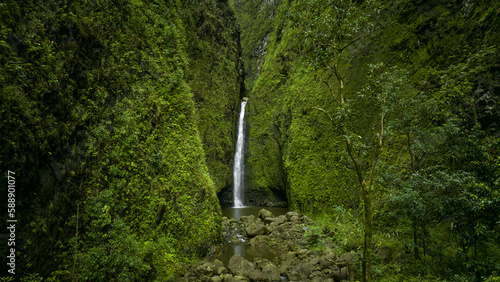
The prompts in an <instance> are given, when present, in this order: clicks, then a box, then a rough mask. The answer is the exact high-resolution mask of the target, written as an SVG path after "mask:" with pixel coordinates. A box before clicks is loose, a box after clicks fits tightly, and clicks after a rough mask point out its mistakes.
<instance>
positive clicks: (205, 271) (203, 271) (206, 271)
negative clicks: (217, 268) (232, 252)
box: [196, 262, 214, 276]
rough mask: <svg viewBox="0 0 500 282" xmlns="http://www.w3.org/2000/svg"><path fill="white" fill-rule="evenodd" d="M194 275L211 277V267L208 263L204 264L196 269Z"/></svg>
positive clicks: (212, 271) (212, 270)
mask: <svg viewBox="0 0 500 282" xmlns="http://www.w3.org/2000/svg"><path fill="white" fill-rule="evenodd" d="M196 273H197V274H199V275H206V276H212V274H213V273H214V268H213V265H212V264H211V263H210V262H205V263H203V264H202V265H200V266H198V267H197V268H196Z"/></svg>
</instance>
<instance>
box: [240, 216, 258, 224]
mask: <svg viewBox="0 0 500 282" xmlns="http://www.w3.org/2000/svg"><path fill="white" fill-rule="evenodd" d="M240 220H241V222H245V223H248V222H252V221H254V220H255V216H253V215H242V216H241V217H240Z"/></svg>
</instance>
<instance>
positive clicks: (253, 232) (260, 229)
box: [245, 223, 269, 237]
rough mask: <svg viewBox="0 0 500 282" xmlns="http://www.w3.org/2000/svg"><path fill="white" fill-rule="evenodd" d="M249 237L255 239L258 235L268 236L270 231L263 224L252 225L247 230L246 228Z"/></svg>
mask: <svg viewBox="0 0 500 282" xmlns="http://www.w3.org/2000/svg"><path fill="white" fill-rule="evenodd" d="M245 231H246V233H247V236H248V237H255V236H257V235H267V234H269V230H268V229H267V227H265V226H264V225H262V224H259V223H250V224H249V225H248V226H247V228H245Z"/></svg>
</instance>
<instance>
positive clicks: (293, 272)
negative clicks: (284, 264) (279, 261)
mask: <svg viewBox="0 0 500 282" xmlns="http://www.w3.org/2000/svg"><path fill="white" fill-rule="evenodd" d="M312 270H313V267H312V265H311V264H309V263H307V262H303V263H299V264H298V265H297V266H295V267H292V268H290V271H289V272H288V278H289V279H290V280H299V281H302V280H307V278H309V275H311V272H312Z"/></svg>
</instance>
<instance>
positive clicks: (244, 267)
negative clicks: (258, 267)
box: [228, 255, 255, 277]
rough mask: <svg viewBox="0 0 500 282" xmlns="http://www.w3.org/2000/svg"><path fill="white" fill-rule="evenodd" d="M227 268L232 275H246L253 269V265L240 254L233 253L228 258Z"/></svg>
mask: <svg viewBox="0 0 500 282" xmlns="http://www.w3.org/2000/svg"><path fill="white" fill-rule="evenodd" d="M228 268H229V270H231V272H232V273H233V274H234V275H241V276H244V277H247V276H248V274H249V273H250V271H252V270H254V269H255V265H254V264H253V263H251V262H249V261H248V260H246V259H245V258H243V257H242V256H240V255H234V256H232V257H231V258H230V259H229V265H228Z"/></svg>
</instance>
